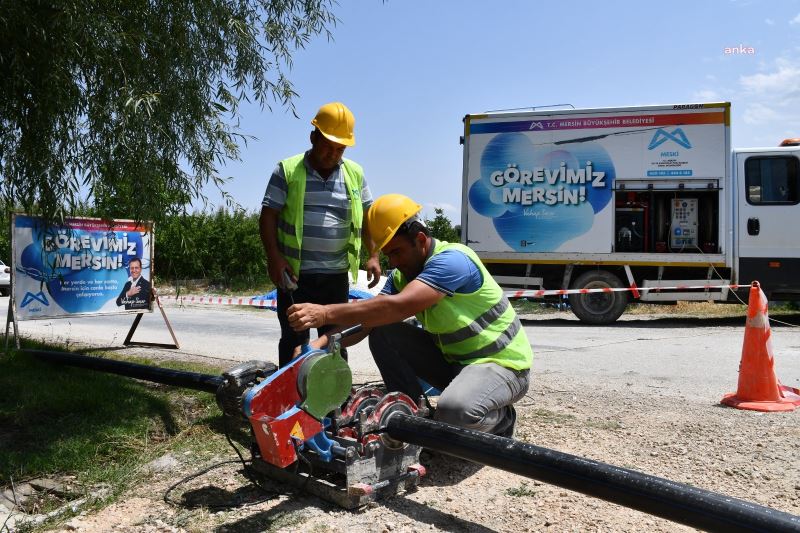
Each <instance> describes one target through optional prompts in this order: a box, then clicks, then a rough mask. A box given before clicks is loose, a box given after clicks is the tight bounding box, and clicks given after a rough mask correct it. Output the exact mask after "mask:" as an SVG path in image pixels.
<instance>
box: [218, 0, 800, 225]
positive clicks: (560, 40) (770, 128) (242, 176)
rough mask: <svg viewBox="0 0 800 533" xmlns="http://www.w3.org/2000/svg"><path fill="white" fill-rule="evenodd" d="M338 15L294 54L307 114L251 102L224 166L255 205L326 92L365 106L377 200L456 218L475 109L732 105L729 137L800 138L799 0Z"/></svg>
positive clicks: (376, 7)
mask: <svg viewBox="0 0 800 533" xmlns="http://www.w3.org/2000/svg"><path fill="white" fill-rule="evenodd" d="M334 14H335V15H336V16H337V18H338V19H339V22H338V24H337V25H336V27H334V28H333V30H332V31H333V40H332V41H328V40H327V39H325V38H324V37H317V38H315V39H313V40H312V41H311V42H310V43H309V44H308V45H307V46H306V48H305V49H301V50H298V51H297V52H296V53H295V54H294V64H293V67H292V69H291V71H290V72H289V78H290V79H291V81H292V83H293V84H294V87H295V90H296V91H297V93H299V96H298V97H296V98H295V100H294V104H295V108H296V112H297V115H298V116H299V118H295V117H294V116H293V115H292V113H290V112H288V111H286V110H285V109H284V108H282V107H281V105H280V104H273V105H272V109H271V110H270V109H261V108H260V107H259V106H258V105H245V106H243V107H242V108H241V114H242V116H241V127H240V132H241V133H243V134H246V135H251V136H253V137H254V138H253V139H251V140H250V141H249V142H248V144H247V146H243V147H242V152H241V161H234V162H230V163H229V164H227V165H226V166H225V167H224V168H223V169H221V170H222V174H223V175H225V176H230V181H229V182H228V183H227V185H226V186H225V190H226V191H227V192H228V193H230V194H231V196H232V197H233V199H234V200H235V201H236V202H238V203H239V205H241V206H242V207H243V208H245V209H248V210H260V206H261V199H262V197H263V195H264V190H265V188H266V184H267V180H268V179H269V176H270V174H271V172H272V170H273V169H274V168H275V165H276V164H277V162H278V161H280V160H281V159H284V158H286V157H289V156H291V155H294V154H297V153H300V152H303V151H304V150H306V149H308V147H309V140H308V135H309V133H310V131H311V129H312V126H311V125H310V123H309V121H310V120H311V119H312V118H313V116H314V115H315V113H316V111H317V109H318V108H319V106H320V105H322V104H324V103H326V102H331V101H341V102H344V103H345V104H346V105H347V106H348V107H349V108H350V109H351V110H352V111H353V113H354V114H355V117H356V126H355V136H356V145H355V146H354V147H352V148H348V149H347V152H346V153H345V157H348V158H350V159H353V160H355V161H357V162H358V163H360V164H361V165H362V166H363V167H364V170H365V176H366V179H367V182H368V184H369V186H370V189H371V191H372V194H373V196H374V197H377V196H380V195H382V194H387V193H402V194H405V195H408V196H410V197H411V198H413V199H414V200H416V201H417V202H419V203H420V204H422V205H423V213H424V214H425V215H426V216H427V217H429V218H430V217H433V215H434V209H435V208H436V207H441V208H443V209H444V212H445V214H446V215H447V216H448V217H449V218H450V219H451V220H452V221H453V223H455V224H457V223H459V222H460V218H461V208H460V204H461V180H462V158H463V152H462V147H461V146H460V145H459V137H460V136H461V135H463V123H462V119H463V118H464V116H465V115H466V114H469V113H480V112H484V111H489V110H501V109H511V108H530V107H532V106H537V107H540V106H547V105H554V104H571V105H573V106H575V107H576V108H590V107H623V106H636V105H649V104H677V103H694V102H719V101H729V102H731V103H732V107H731V133H732V144H733V147H736V148H743V147H755V146H776V145H777V144H778V143H779V142H780V141H781V140H782V139H785V138H788V137H800V0H781V1H778V0H773V1H770V0H718V1H711V0H708V1H702V2H697V1H684V0H672V1H670V2H634V1H621V0H619V1H615V0H607V1H605V2H595V1H570V0H567V1H560V2H544V1H534V0H529V1H523V0H519V1H514V0H496V1H493V2H486V1H478V0H459V1H456V0H438V1H430V0H426V1H423V0H402V1H401V0H385V1H383V2H382V1H381V0H341V1H340V5H338V6H335V7H334ZM208 193H209V197H210V198H211V200H212V204H214V205H220V204H221V203H222V202H221V201H220V200H219V197H218V196H216V195H215V194H214V193H213V191H208Z"/></svg>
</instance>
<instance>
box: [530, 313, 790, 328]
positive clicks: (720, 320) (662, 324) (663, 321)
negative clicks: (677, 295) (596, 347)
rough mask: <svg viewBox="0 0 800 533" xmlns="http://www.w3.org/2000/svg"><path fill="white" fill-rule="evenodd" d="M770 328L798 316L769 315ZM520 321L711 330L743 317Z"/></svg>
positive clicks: (549, 317) (536, 324)
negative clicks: (604, 321)
mask: <svg viewBox="0 0 800 533" xmlns="http://www.w3.org/2000/svg"><path fill="white" fill-rule="evenodd" d="M769 318H770V326H771V327H773V328H776V329H777V328H792V327H800V316H798V315H797V314H776V315H770V316H769ZM520 321H521V322H522V324H523V325H525V326H532V327H552V328H559V327H561V328H574V327H584V328H593V327H600V328H617V329H633V328H647V329H650V328H677V327H683V328H713V327H720V326H734V327H739V326H742V327H744V323H745V317H744V316H736V317H659V318H650V317H642V318H624V319H622V320H619V321H617V322H615V323H613V324H608V325H605V326H593V325H591V324H583V323H582V322H580V321H578V320H576V319H574V318H553V317H552V315H547V316H543V317H542V318H536V315H527V316H525V317H524V318H520ZM777 321H781V322H786V323H788V324H790V325H786V324H780V323H778V322H777Z"/></svg>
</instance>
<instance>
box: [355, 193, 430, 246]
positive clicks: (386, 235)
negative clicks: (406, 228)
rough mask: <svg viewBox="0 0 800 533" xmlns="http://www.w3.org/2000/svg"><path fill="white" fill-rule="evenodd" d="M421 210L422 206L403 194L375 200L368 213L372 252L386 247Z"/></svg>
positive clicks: (385, 196) (389, 195) (388, 195)
mask: <svg viewBox="0 0 800 533" xmlns="http://www.w3.org/2000/svg"><path fill="white" fill-rule="evenodd" d="M421 210H422V206H421V205H419V204H418V203H417V202H415V201H414V200H412V199H411V198H409V197H408V196H403V195H402V194H384V195H383V196H381V197H379V198H378V199H377V200H375V201H374V202H373V203H372V205H371V206H370V208H369V211H368V212H367V229H368V230H369V236H370V239H372V250H373V251H375V250H380V249H381V248H383V247H384V246H386V244H387V243H388V242H389V241H391V240H392V237H394V234H395V233H397V230H398V229H400V226H402V225H403V223H404V222H406V221H407V220H409V219H410V218H412V217H414V215H416V214H417V213H419V212H420V211H421Z"/></svg>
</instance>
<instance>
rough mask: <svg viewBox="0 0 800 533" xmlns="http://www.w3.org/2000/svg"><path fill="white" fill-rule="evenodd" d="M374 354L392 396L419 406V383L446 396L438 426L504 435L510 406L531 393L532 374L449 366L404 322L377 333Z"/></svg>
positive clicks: (479, 366) (438, 406)
mask: <svg viewBox="0 0 800 533" xmlns="http://www.w3.org/2000/svg"><path fill="white" fill-rule="evenodd" d="M369 348H370V351H371V352H372V357H373V359H374V360H375V364H376V365H378V370H380V372H381V377H382V378H383V382H384V383H385V384H386V388H387V389H388V390H389V391H392V392H394V391H399V392H402V393H405V394H407V395H408V396H410V397H411V398H412V399H413V400H415V401H416V400H417V399H418V398H419V397H420V396H421V395H422V387H421V386H420V384H419V381H418V380H417V377H420V378H422V379H424V380H425V381H427V382H428V383H430V384H431V385H433V386H434V387H436V388H437V389H439V390H441V391H442V395H441V396H440V397H439V401H438V403H437V404H436V413H435V414H434V420H439V421H441V422H447V423H448V424H454V425H457V426H461V427H465V428H470V429H476V430H478V431H486V432H490V433H498V432H501V431H503V430H505V429H506V428H507V427H509V426H510V425H511V424H513V420H514V413H513V409H512V408H511V405H512V404H513V403H514V402H516V401H518V400H520V399H521V398H522V397H523V396H525V393H526V392H528V386H529V384H530V383H529V374H530V370H511V369H510V368H506V367H503V366H500V365H498V364H495V363H481V364H473V365H461V364H458V363H448V362H447V361H445V359H444V357H443V356H442V352H441V350H439V347H438V346H436V343H434V341H433V337H432V336H431V335H430V334H428V333H427V332H426V331H424V330H423V329H421V328H418V327H415V326H412V325H410V324H406V323H403V322H398V323H396V324H389V325H386V326H380V327H377V328H374V329H373V330H372V332H371V333H370V335H369Z"/></svg>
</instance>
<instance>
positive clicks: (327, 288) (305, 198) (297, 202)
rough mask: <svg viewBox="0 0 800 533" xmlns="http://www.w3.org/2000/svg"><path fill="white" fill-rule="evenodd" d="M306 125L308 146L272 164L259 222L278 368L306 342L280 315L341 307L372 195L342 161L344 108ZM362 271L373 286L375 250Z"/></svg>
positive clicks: (349, 118)
mask: <svg viewBox="0 0 800 533" xmlns="http://www.w3.org/2000/svg"><path fill="white" fill-rule="evenodd" d="M311 124H312V125H313V126H314V129H313V130H312V131H311V137H310V139H311V148H310V149H309V150H308V151H306V152H305V153H301V154H297V155H295V156H292V157H289V158H287V159H284V160H282V161H281V162H280V163H278V166H277V167H276V168H275V170H274V171H273V173H272V177H270V180H269V183H268V185H267V190H266V193H265V194H264V200H263V202H262V207H261V218H260V221H259V226H260V233H261V241H262V243H263V244H264V250H265V252H266V254H267V266H268V268H269V277H270V279H271V280H272V283H274V284H275V286H276V287H277V289H278V291H277V292H278V295H277V300H278V302H277V303H278V306H277V307H278V320H279V322H280V324H281V340H280V342H279V344H278V363H279V364H280V366H284V365H286V364H287V363H288V362H289V361H291V359H292V353H293V351H294V349H295V347H296V346H299V345H302V344H305V343H307V342H308V338H309V335H308V332H307V331H302V332H295V331H294V330H293V329H292V328H291V327H290V325H289V322H288V320H287V315H286V310H287V309H288V308H289V306H290V305H291V304H292V303H294V302H314V303H321V304H327V303H337V302H347V300H348V295H349V282H348V279H347V276H348V272H350V274H351V275H352V276H353V279H354V280H355V279H356V278H357V276H358V268H359V261H360V255H359V254H360V251H361V246H362V242H369V234H368V233H367V227H366V225H365V224H364V219H365V217H366V213H367V210H368V209H369V207H370V205H371V204H372V194H371V193H370V190H369V187H368V186H367V181H366V179H365V178H364V170H363V169H362V168H361V166H360V165H358V164H357V163H355V162H354V161H351V160H350V159H345V158H344V157H342V156H343V154H344V151H345V149H346V148H347V147H348V146H353V145H354V144H355V142H356V140H355V135H354V127H355V117H354V116H353V113H352V112H351V111H350V110H349V109H348V108H347V106H345V105H344V104H343V103H341V102H332V103H329V104H325V105H323V106H322V107H320V108H319V111H318V112H317V114H316V116H315V117H314V119H313V120H312V121H311ZM366 271H367V280H368V281H370V285H369V286H370V287H374V286H375V285H376V284H377V283H378V280H379V278H380V274H381V269H380V263H379V262H378V252H377V251H376V252H375V253H374V254H371V255H370V257H369V259H368V260H367V264H366ZM328 329H330V327H321V328H320V329H319V332H320V333H324V332H325V331H327V330H328ZM343 356H344V357H345V358H346V357H347V354H346V353H344V354H343Z"/></svg>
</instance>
